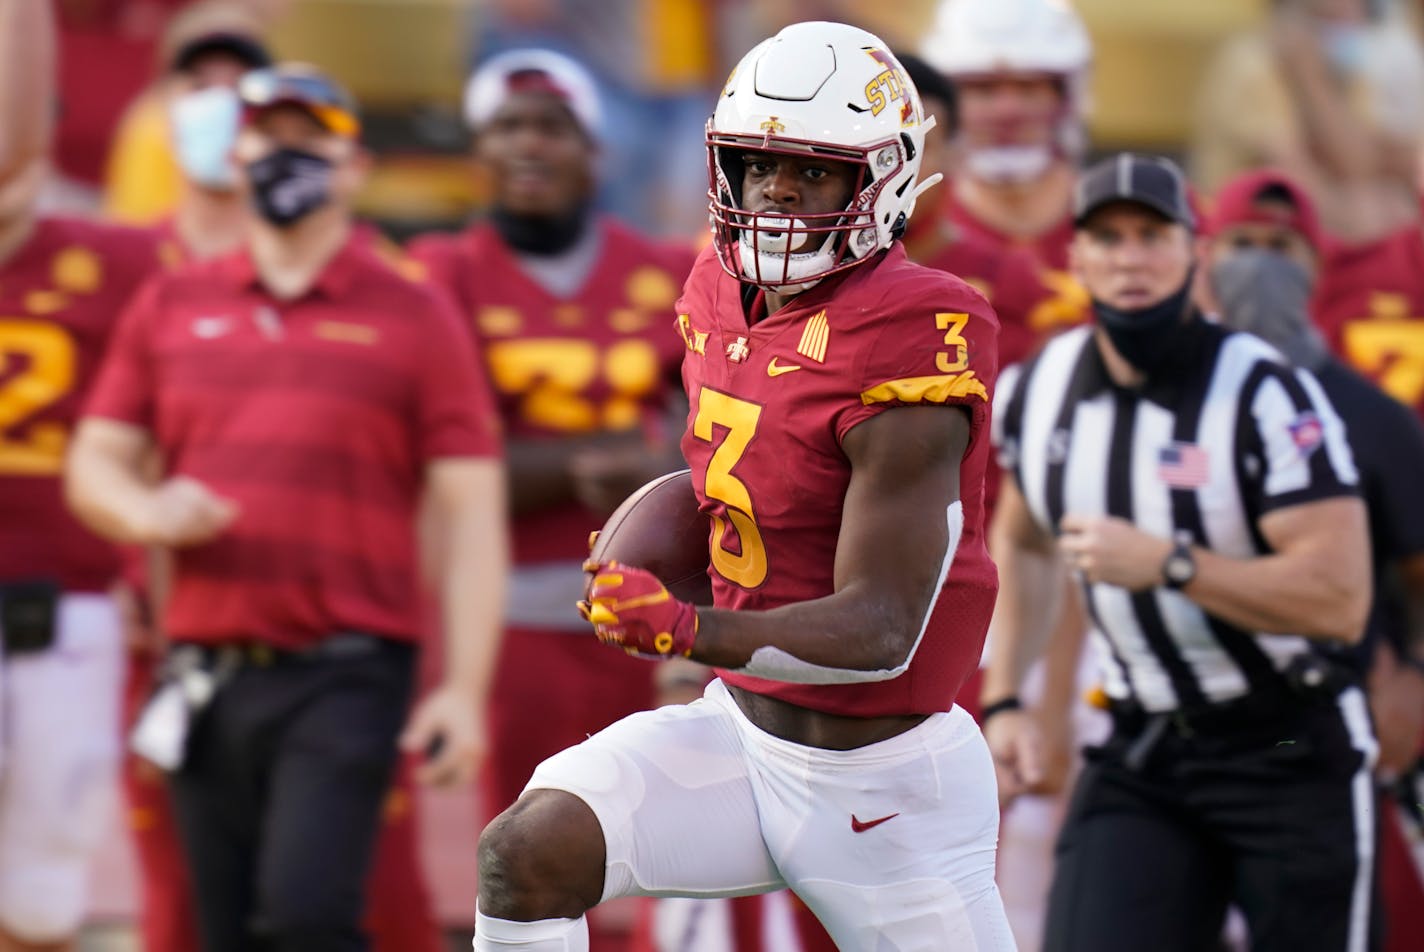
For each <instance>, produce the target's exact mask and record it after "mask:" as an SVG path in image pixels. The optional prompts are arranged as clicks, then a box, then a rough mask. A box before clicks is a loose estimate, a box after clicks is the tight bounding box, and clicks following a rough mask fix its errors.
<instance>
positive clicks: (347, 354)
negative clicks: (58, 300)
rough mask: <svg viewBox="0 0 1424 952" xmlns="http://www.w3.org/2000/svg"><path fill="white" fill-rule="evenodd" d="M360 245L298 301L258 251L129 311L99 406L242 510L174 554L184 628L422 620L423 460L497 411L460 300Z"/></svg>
mask: <svg viewBox="0 0 1424 952" xmlns="http://www.w3.org/2000/svg"><path fill="white" fill-rule="evenodd" d="M363 244H364V243H363V242H362V241H360V239H359V238H357V239H353V240H351V241H348V242H347V244H346V246H345V247H344V248H342V249H341V251H340V252H339V253H338V254H337V255H336V256H335V257H334V258H333V259H332V261H331V262H330V263H329V264H328V265H327V266H326V268H325V269H324V270H323V271H322V273H321V275H320V277H319V278H318V279H317V281H316V284H315V285H314V287H313V288H312V289H311V290H310V291H309V292H308V293H307V294H305V295H304V296H302V297H301V298H299V299H297V300H294V301H281V300H279V299H277V298H275V297H273V296H272V295H271V294H270V293H269V292H268V291H267V290H266V289H265V288H264V287H263V285H262V284H261V281H260V280H259V278H258V277H257V273H256V270H255V268H254V265H253V263H252V260H251V258H250V257H249V256H248V255H247V253H246V252H245V251H243V252H240V253H238V254H235V255H232V256H230V257H226V258H221V259H218V260H216V261H212V262H204V263H199V264H194V265H191V266H187V267H184V268H181V269H179V270H177V271H174V272H170V273H165V274H161V275H159V276H157V277H156V278H154V280H153V281H151V282H150V283H149V284H147V285H146V286H145V287H144V289H143V290H142V291H141V292H140V293H139V295H138V296H137V298H136V299H135V300H134V302H133V303H132V305H131V306H130V307H129V308H128V310H127V311H126V313H125V314H124V316H123V318H122V319H121V322H120V326H119V329H118V332H117V335H116V337H115V340H114V344H113V347H112V348H111V350H110V352H109V354H108V356H107V357H106V359H105V363H104V366H103V369H102V370H101V372H100V376H99V380H98V382H97V383H96V385H95V388H94V392H93V394H92V396H91V399H90V401H89V404H88V407H87V409H86V413H87V414H88V415H91V416H100V417H108V418H111V419H115V420H121V421H124V422H127V423H133V424H136V425H139V426H143V427H146V428H148V429H149V430H150V431H151V432H152V433H153V434H154V437H155V440H156V441H157V444H158V446H159V447H160V449H161V450H162V451H163V454H164V458H165V459H166V460H167V462H168V470H169V473H170V474H172V475H179V474H181V475H188V476H192V477H194V478H196V479H198V480H201V481H202V482H204V483H205V484H207V485H208V486H210V487H211V488H212V489H213V490H214V491H215V492H217V493H218V494H220V495H222V496H225V497H227V498H230V499H233V500H235V501H236V502H237V503H238V505H239V506H240V507H241V510H240V514H239V516H238V518H237V520H236V522H235V523H234V524H233V525H232V526H231V527H230V528H229V529H228V531H227V532H226V533H224V534H223V535H222V536H221V537H220V538H218V539H217V540H215V541H213V542H211V543H209V544H206V545H201V546H194V547H189V548H184V549H180V550H179V551H178V552H177V553H176V556H177V558H176V567H175V574H174V580H173V592H172V596H171V599H170V601H169V604H168V606H167V612H166V618H165V623H166V629H167V631H168V633H169V635H170V636H171V637H173V638H176V639H179V640H186V641H203V642H221V641H235V640H260V641H265V642H268V643H271V644H273V645H275V646H278V647H284V648H296V647H301V646H302V645H305V644H308V643H311V642H312V641H315V640H318V639H320V638H321V637H323V636H325V635H327V634H330V633H332V632H335V631H350V630H358V631H368V632H375V633H378V634H382V635H387V636H390V637H395V638H400V639H405V640H414V639H415V638H416V637H417V636H418V632H419V625H418V605H417V601H418V583H417V567H416V546H415V533H414V524H415V511H416V504H417V500H418V498H419V495H420V491H421V486H422V482H423V473H424V469H425V464H426V463H428V462H430V461H431V460H434V459H438V458H444V457H462V456H464V457H468V456H494V455H496V454H498V452H499V441H498V435H497V434H498V425H497V423H496V422H495V415H494V412H493V409H492V407H491V401H490V397H489V394H488V390H487V387H486V383H485V379H484V376H483V374H482V372H481V371H480V369H479V361H478V356H477V353H476V347H475V345H474V344H473V342H472V340H471V338H470V335H469V334H468V333H467V332H466V331H465V330H463V329H462V328H461V326H460V323H459V320H458V318H457V317H456V316H455V314H454V312H453V310H452V309H451V307H450V305H449V304H448V303H447V302H446V300H445V299H444V298H443V297H441V296H439V294H438V292H435V291H433V290H431V289H430V288H427V287H423V286H421V285H418V284H414V283H411V282H409V281H406V280H404V279H403V278H401V277H400V276H398V275H397V274H395V273H394V272H392V270H391V269H390V268H389V267H388V266H387V265H386V264H385V263H383V262H382V261H381V260H380V259H379V258H377V257H376V256H375V255H374V254H373V253H372V252H371V251H370V250H369V249H368V248H366V247H363Z"/></svg>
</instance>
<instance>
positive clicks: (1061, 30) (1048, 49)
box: [920, 0, 1093, 182]
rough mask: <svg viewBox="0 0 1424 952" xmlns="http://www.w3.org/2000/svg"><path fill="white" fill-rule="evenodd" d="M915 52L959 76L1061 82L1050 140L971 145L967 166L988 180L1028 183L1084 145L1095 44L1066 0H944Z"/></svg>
mask: <svg viewBox="0 0 1424 952" xmlns="http://www.w3.org/2000/svg"><path fill="white" fill-rule="evenodd" d="M920 55H921V56H923V57H924V59H925V61H926V62H928V63H929V64H930V65H931V66H933V67H934V68H935V69H938V70H939V71H940V72H942V73H944V74H945V75H946V76H948V77H949V78H950V79H951V80H954V81H956V82H972V81H974V80H976V79H988V78H992V77H995V76H1005V75H1011V76H1047V77H1051V78H1053V79H1056V80H1058V81H1059V82H1060V83H1061V84H1062V88H1063V111H1062V114H1061V115H1060V116H1059V118H1058V122H1057V129H1056V132H1055V137H1054V141H1053V142H1050V143H1045V144H1043V145H989V146H978V147H974V148H971V149H969V150H968V154H967V155H966V157H965V161H966V164H967V166H968V171H969V173H970V174H971V175H973V176H975V177H976V178H980V179H984V180H987V181H1018V182H1023V181H1030V180H1032V179H1034V178H1037V177H1038V176H1039V175H1042V174H1043V173H1044V172H1045V171H1047V169H1048V167H1049V165H1050V164H1051V163H1052V161H1053V159H1054V158H1055V157H1064V158H1069V159H1074V160H1076V159H1077V158H1079V157H1081V155H1082V152H1083V149H1084V134H1083V120H1084V118H1085V117H1086V115H1087V112H1088V71H1089V67H1090V66H1091V65H1092V60H1093V43H1092V40H1091V39H1090V38H1089V36H1088V30H1087V28H1086V27H1085V26H1084V25H1083V21H1082V19H1081V18H1080V17H1079V16H1078V14H1077V12H1076V11H1074V9H1073V7H1072V5H1071V4H1070V3H1069V2H1068V0H941V2H940V4H939V7H938V9H937V10H936V12H935V20H934V26H933V27H932V28H931V29H930V32H929V33H928V34H927V35H926V37H925V39H924V41H923V43H922V44H921V46H920Z"/></svg>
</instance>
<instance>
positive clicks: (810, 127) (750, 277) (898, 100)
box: [707, 22, 940, 294]
mask: <svg viewBox="0 0 1424 952" xmlns="http://www.w3.org/2000/svg"><path fill="white" fill-rule="evenodd" d="M933 124H934V118H933V117H932V116H931V117H926V116H925V114H924V109H923V108H922V107H921V105H920V97H919V93H917V92H916V91H915V87H914V84H913V83H911V82H910V80H909V77H908V76H906V75H905V71H904V69H903V68H902V67H901V66H900V63H899V62H898V61H897V60H896V59H895V58H894V56H892V55H891V54H890V48H889V47H888V46H887V45H886V44H885V43H884V42H882V41H881V40H880V39H879V38H878V37H876V36H875V35H874V34H873V33H867V32H866V31H864V30H861V29H858V28H856V27H853V26H848V25H846V24H843V23H819V22H813V23H797V24H793V25H792V26H788V27H787V28H786V29H784V30H782V31H781V32H780V33H778V34H776V35H775V36H773V37H771V38H770V39H768V40H765V41H763V42H761V43H759V44H758V45H757V46H756V47H755V48H753V49H752V51H751V52H750V53H748V54H747V55H746V56H744V57H743V58H742V61H741V62H740V63H738V64H737V67H736V69H734V70H733V71H732V75H731V76H730V77H728V79H727V85H726V86H725V87H724V88H723V90H722V94H721V96H720V97H719V98H718V100H717V110H716V112H715V113H714V114H713V116H712V118H711V119H710V120H708V123H707V169H708V178H709V184H708V197H709V200H710V205H709V210H710V212H711V217H712V237H713V241H714V243H715V244H716V248H717V253H718V257H719V258H720V260H721V262H722V267H723V268H724V269H726V271H727V272H728V273H729V274H731V275H733V276H734V277H737V278H740V279H741V280H743V281H747V282H749V283H751V284H755V285H758V286H759V287H763V288H767V289H770V290H773V291H778V292H780V293H784V294H791V293H795V292H798V291H803V290H805V289H807V288H809V287H812V286H813V285H815V284H816V283H817V282H818V281H820V280H821V279H822V278H825V277H826V276H827V275H830V274H834V273H836V272H838V271H843V270H845V269H847V268H851V267H854V266H855V265H857V264H860V263H861V262H863V261H865V260H866V259H867V258H869V257H870V256H871V255H873V254H874V253H875V252H877V251H880V250H881V249H884V248H888V247H890V245H891V244H892V243H893V242H894V241H895V240H896V239H897V238H898V237H900V235H901V234H902V233H903V232H904V229H905V224H906V223H907V222H908V221H909V218H910V214H911V213H912V212H913V211H914V209H915V199H916V198H917V197H919V195H920V193H921V192H923V191H924V190H925V189H927V188H929V187H930V186H931V185H933V184H934V183H935V182H937V181H939V179H940V176H939V175H934V176H932V177H930V178H929V179H926V180H925V181H923V182H916V179H917V178H918V177H919V171H920V160H921V156H922V154H923V152H924V144H925V131H926V130H927V129H928V128H931V127H932V126H933ZM748 151H752V152H771V153H779V154H784V155H794V156H808V155H810V156H823V157H825V158H826V159H832V160H836V161H840V162H847V163H851V164H853V165H856V166H859V168H860V179H859V182H858V184H857V185H856V187H855V190H854V193H853V195H852V198H851V201H850V203H849V204H848V205H847V206H846V208H845V209H843V210H840V211H836V212H831V213H828V214H800V215H793V214H782V213H775V212H762V213H758V214H751V213H748V212H747V211H746V210H745V209H743V208H742V207H741V206H742V194H741V192H742V171H743V166H742V161H743V159H742V156H743V155H744V154H745V153H746V152H748Z"/></svg>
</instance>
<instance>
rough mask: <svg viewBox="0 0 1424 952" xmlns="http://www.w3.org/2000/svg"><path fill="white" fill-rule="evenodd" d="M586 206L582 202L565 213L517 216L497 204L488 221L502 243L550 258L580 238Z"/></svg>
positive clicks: (586, 211)
mask: <svg viewBox="0 0 1424 952" xmlns="http://www.w3.org/2000/svg"><path fill="white" fill-rule="evenodd" d="M588 213H589V206H588V205H586V204H584V205H580V206H579V207H578V208H576V209H574V210H573V211H572V212H570V213H569V214H567V215H516V214H515V213H513V212H511V211H507V210H505V209H503V208H500V207H498V206H496V207H495V208H494V209H493V210H492V211H491V212H490V221H491V223H492V224H493V225H494V229H495V231H497V232H499V236H500V237H501V238H503V239H504V243H505V244H507V245H509V247H511V248H513V249H514V250H515V251H519V252H523V253H524V254H527V255H539V256H542V257H552V256H553V255H557V254H562V253H563V252H565V251H568V250H569V249H570V248H572V247H573V246H574V245H575V244H577V243H578V240H579V238H581V237H583V233H584V228H585V227H586V226H587V224H588Z"/></svg>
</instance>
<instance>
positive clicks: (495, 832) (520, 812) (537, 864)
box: [479, 790, 604, 922]
mask: <svg viewBox="0 0 1424 952" xmlns="http://www.w3.org/2000/svg"><path fill="white" fill-rule="evenodd" d="M479 862H480V910H481V911H482V912H484V913H485V914H486V915H490V916H494V917H496V918H500V919H515V920H519V921H523V922H532V921H534V920H538V919H575V918H578V917H579V916H581V915H583V914H584V913H585V912H587V911H588V910H589V909H590V908H592V907H593V906H595V905H597V904H598V901H599V899H600V898H601V897H602V892H603V865H604V844H603V830H602V828H601V827H600V826H599V825H598V819H597V818H596V817H595V816H594V815H593V811H592V810H590V809H589V808H588V806H587V805H586V804H585V803H584V802H583V801H582V800H580V799H579V798H578V797H575V796H574V795H573V794H570V793H565V792H564V791H562V790H533V791H530V792H528V793H526V794H524V795H523V796H522V797H520V798H519V801H518V802H517V803H515V804H514V806H512V807H510V808H509V809H508V810H505V811H504V812H503V813H501V814H500V815H499V816H498V817H496V818H495V819H494V821H493V822H492V823H490V825H489V826H487V827H486V828H485V830H484V832H483V833H482V834H480V846H479Z"/></svg>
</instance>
